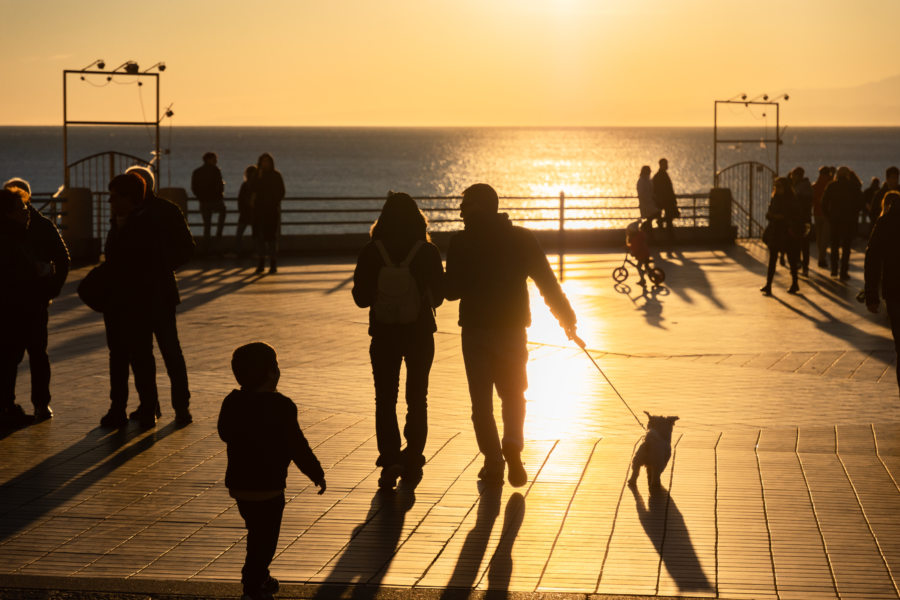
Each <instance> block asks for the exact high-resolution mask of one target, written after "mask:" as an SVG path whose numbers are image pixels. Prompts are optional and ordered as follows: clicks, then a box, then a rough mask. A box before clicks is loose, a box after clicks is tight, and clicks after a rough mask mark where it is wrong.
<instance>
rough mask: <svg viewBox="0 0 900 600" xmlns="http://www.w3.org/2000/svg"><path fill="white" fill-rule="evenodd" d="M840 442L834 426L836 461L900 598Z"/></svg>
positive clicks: (898, 589)
mask: <svg viewBox="0 0 900 600" xmlns="http://www.w3.org/2000/svg"><path fill="white" fill-rule="evenodd" d="M839 442H840V437H839V436H838V428H837V425H835V426H834V453H835V455H837V459H838V461H840V463H841V469H843V471H844V476H845V477H846V478H847V483H849V484H850V489H852V490H853V496H854V497H855V498H856V504H857V505H859V510H860V512H861V513H862V516H863V520H864V521H865V522H866V528H868V530H869V535H871V536H872V540H873V541H874V542H875V546H876V547H877V548H878V556H879V557H880V558H881V562H882V564H883V565H884V570H885V572H886V573H887V576H888V577H889V578H890V580H891V584H892V585H893V586H894V593H895V594H897V597H898V598H900V588H898V587H897V580H896V579H894V574H893V573H891V568H890V566H888V562H887V558H886V557H885V555H884V548H882V547H881V542H879V541H878V537H877V536H876V535H875V530H874V529H872V522H871V521H870V520H869V515H868V514H867V513H866V509H865V507H864V506H863V503H862V500H861V499H860V497H859V491H858V490H857V489H856V485H855V484H854V483H853V480H852V479H850V473H849V472H848V471H847V465H846V464H844V459H843V458H841V453H840V446H839V445H838V444H839Z"/></svg>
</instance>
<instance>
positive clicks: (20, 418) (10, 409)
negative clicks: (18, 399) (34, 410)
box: [0, 403, 34, 428]
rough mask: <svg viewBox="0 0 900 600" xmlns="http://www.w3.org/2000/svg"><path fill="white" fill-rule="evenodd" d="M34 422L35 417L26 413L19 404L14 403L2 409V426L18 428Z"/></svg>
mask: <svg viewBox="0 0 900 600" xmlns="http://www.w3.org/2000/svg"><path fill="white" fill-rule="evenodd" d="M32 423H34V417H33V416H32V415H29V414H28V413H26V412H25V410H24V409H23V408H22V407H21V406H19V405H18V404H15V403H13V404H11V405H10V406H7V407H6V408H4V409H3V410H0V426H3V427H11V428H18V427H25V426H26V425H31V424H32Z"/></svg>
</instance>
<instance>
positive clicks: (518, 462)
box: [503, 445, 528, 487]
mask: <svg viewBox="0 0 900 600" xmlns="http://www.w3.org/2000/svg"><path fill="white" fill-rule="evenodd" d="M503 457H504V458H505V459H506V471H507V472H506V478H507V479H508V480H509V485H511V486H513V487H522V486H523V485H525V484H526V483H528V473H526V472H525V465H523V464H522V451H521V450H519V449H518V448H513V447H512V446H508V445H504V446H503Z"/></svg>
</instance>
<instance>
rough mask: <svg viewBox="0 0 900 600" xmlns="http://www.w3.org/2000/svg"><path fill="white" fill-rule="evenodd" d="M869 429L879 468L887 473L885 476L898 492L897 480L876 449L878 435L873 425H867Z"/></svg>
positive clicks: (899, 487) (899, 488)
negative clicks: (882, 468)
mask: <svg viewBox="0 0 900 600" xmlns="http://www.w3.org/2000/svg"><path fill="white" fill-rule="evenodd" d="M869 427H870V428H871V429H872V439H873V440H874V442H875V456H876V457H877V458H878V462H880V463H881V466H882V467H884V471H885V473H887V476H888V477H890V478H891V481H893V482H894V487H895V488H897V491H898V492H900V485H898V484H897V479H896V478H895V477H894V474H893V473H891V470H890V469H889V468H888V466H887V464H886V463H885V462H884V458H883V457H882V456H881V451H880V450H879V449H878V433H877V432H876V431H875V424H874V423H869Z"/></svg>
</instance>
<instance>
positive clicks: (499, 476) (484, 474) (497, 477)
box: [478, 460, 505, 485]
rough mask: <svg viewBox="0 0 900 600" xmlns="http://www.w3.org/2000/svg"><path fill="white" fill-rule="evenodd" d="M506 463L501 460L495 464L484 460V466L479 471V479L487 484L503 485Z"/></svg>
mask: <svg viewBox="0 0 900 600" xmlns="http://www.w3.org/2000/svg"><path fill="white" fill-rule="evenodd" d="M504 468H505V463H504V462H503V461H502V460H501V461H499V462H497V463H494V464H489V463H488V461H487V460H485V461H484V466H483V467H481V470H480V471H478V479H479V480H480V481H481V482H482V483H484V484H487V485H503V470H504Z"/></svg>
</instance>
